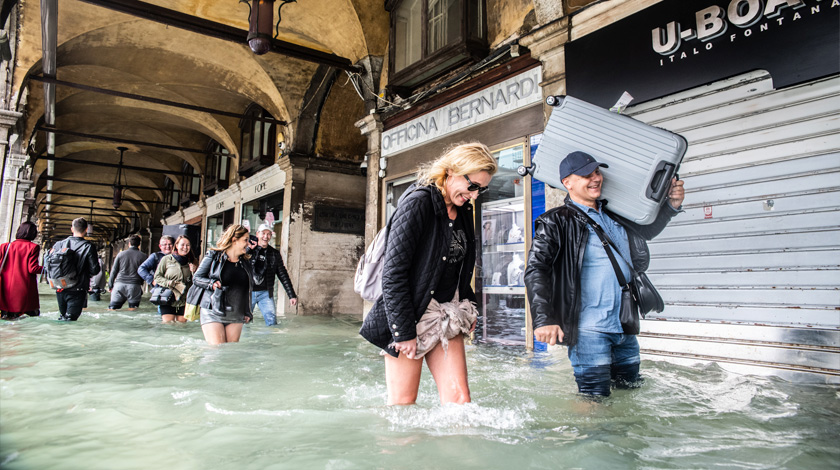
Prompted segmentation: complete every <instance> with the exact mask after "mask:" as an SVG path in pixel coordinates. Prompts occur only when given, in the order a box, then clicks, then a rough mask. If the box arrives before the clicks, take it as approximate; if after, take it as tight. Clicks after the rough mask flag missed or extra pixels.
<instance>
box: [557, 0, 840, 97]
mask: <svg viewBox="0 0 840 470" xmlns="http://www.w3.org/2000/svg"><path fill="white" fill-rule="evenodd" d="M838 24H840V0H665V1H662V2H660V3H657V4H656V5H653V6H651V7H649V8H646V9H644V10H642V11H640V12H638V13H636V14H634V15H631V16H629V17H627V18H625V19H623V20H621V21H618V22H616V23H614V24H612V25H610V26H607V27H605V28H602V29H600V30H598V31H595V32H593V33H591V34H588V35H586V36H584V37H582V38H580V39H577V40H575V41H572V42H570V43H569V44H567V45H566V51H565V52H566V90H567V92H568V94H569V95H571V96H574V97H577V98H580V99H582V100H585V101H589V102H591V103H594V104H597V105H600V106H603V107H606V108H608V107H610V106H611V105H612V104H613V103H615V101H616V100H617V99H618V98H619V97H620V96H621V94H622V93H623V92H625V91H627V92H629V93H630V94H631V95H632V96H633V97H634V98H635V101H634V103H639V102H643V101H648V100H651V99H655V98H659V97H662V96H667V95H670V94H673V93H676V92H678V91H682V90H686V89H689V88H694V87H697V86H700V85H704V84H708V83H712V82H715V81H718V80H721V79H724V78H728V77H731V76H733V75H738V74H741V73H744V72H749V71H752V70H767V71H768V72H770V75H771V77H772V78H773V85H774V86H775V87H776V88H784V87H787V86H791V85H795V84H798V83H803V82H807V81H809V80H813V79H816V78H820V77H824V76H828V75H832V74H836V73H838V72H840V54H838V53H837V45H838V44H840V28H838V27H837V25H838Z"/></svg>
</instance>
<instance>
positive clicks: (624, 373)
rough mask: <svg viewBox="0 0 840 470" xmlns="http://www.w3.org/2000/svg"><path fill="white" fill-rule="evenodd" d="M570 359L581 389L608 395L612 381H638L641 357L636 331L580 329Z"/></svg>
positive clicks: (589, 393) (628, 384)
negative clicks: (633, 332) (634, 332)
mask: <svg viewBox="0 0 840 470" xmlns="http://www.w3.org/2000/svg"><path fill="white" fill-rule="evenodd" d="M569 360H570V361H571V362H572V367H573V368H574V371H575V381H576V382H577V384H578V391H580V393H585V394H588V395H603V396H609V395H610V384H611V382H614V383H615V384H616V385H618V386H620V387H622V386H623V387H628V386H633V385H634V384H635V383H637V382H638V381H639V363H640V362H641V357H640V356H639V342H638V341H637V340H636V336H635V335H625V334H621V333H601V332H598V331H591V330H579V332H578V341H577V344H575V345H574V346H572V347H570V348H569Z"/></svg>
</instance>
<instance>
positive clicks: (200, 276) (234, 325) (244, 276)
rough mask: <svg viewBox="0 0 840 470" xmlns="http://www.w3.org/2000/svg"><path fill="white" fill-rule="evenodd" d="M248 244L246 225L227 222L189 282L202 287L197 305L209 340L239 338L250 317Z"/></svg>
mask: <svg viewBox="0 0 840 470" xmlns="http://www.w3.org/2000/svg"><path fill="white" fill-rule="evenodd" d="M248 247H249V236H248V229H247V228H245V227H244V226H242V225H238V224H237V225H231V226H229V227H228V228H227V229H226V230H225V233H223V234H222V236H221V238H219V241H218V242H217V243H216V246H215V247H213V248H210V250H209V251H208V252H207V254H206V255H205V256H204V258H203V259H202V260H201V264H200V265H199V267H198V270H197V271H196V272H195V276H194V278H193V282H194V283H195V284H196V285H197V286H199V287H201V288H203V289H204V290H205V292H204V295H203V296H202V297H201V305H200V307H201V310H200V311H201V330H202V331H203V332H204V339H205V340H207V342H208V343H210V344H221V343H236V342H239V336H240V335H241V334H242V325H243V324H245V323H248V322H249V321H251V320H252V319H253V316H252V315H251V289H252V288H253V286H254V272H253V268H252V267H251V263H250V262H248V258H249V255H247V254H246V253H247V250H248Z"/></svg>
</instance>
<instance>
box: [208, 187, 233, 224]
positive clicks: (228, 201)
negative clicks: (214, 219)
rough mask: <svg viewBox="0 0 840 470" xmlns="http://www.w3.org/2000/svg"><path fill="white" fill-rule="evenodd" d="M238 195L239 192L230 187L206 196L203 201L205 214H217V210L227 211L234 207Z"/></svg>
mask: <svg viewBox="0 0 840 470" xmlns="http://www.w3.org/2000/svg"><path fill="white" fill-rule="evenodd" d="M238 197H239V192H238V191H237V192H233V191H232V190H230V189H227V190H225V191H222V192H221V193H219V194H216V195H215V196H212V197H208V198H207V199H206V200H205V201H204V202H205V204H207V216H208V217H209V216H211V215H213V214H218V213H219V212H224V211H229V210H231V209H233V208H234V207H236V201H237V199H238Z"/></svg>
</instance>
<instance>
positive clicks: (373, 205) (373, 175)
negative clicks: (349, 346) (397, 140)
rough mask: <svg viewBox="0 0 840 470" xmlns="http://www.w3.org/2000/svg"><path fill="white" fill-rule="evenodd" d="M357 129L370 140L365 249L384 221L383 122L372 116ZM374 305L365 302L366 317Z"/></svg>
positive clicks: (366, 157)
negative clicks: (381, 168) (381, 169)
mask: <svg viewBox="0 0 840 470" xmlns="http://www.w3.org/2000/svg"><path fill="white" fill-rule="evenodd" d="M356 127H358V128H359V130H360V131H361V132H362V135H366V136H367V138H368V150H367V153H365V159H366V160H367V191H366V192H367V194H366V195H365V249H367V247H368V245H370V243H371V242H372V241H373V238H374V237H375V236H376V234H377V232H379V228H380V224H381V223H382V222H383V219H384V212H383V210H382V204H381V201H382V181H381V180H380V178H379V170H380V165H379V159H380V158H381V156H382V128H383V126H382V121H381V120H380V118H379V115H378V114H370V115H368V116H365V117H364V118H363V119H360V120H359V121H357V122H356ZM372 306H373V303H371V302H368V301H365V303H364V315H367V313H368V312H369V311H370V308H371V307H372Z"/></svg>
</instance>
